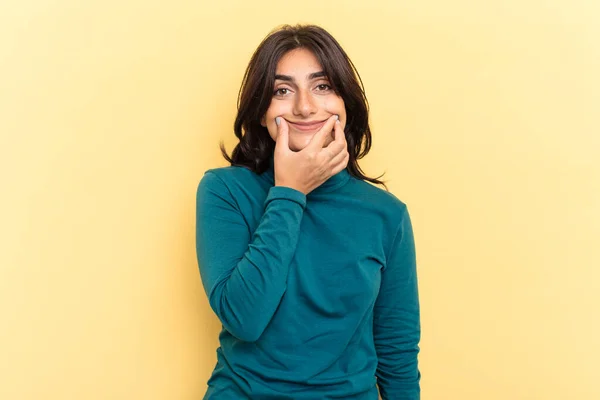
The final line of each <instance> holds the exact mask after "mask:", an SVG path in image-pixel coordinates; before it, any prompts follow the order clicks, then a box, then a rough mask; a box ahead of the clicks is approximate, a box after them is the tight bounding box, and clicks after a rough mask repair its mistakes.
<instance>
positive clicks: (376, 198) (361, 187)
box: [353, 178, 407, 212]
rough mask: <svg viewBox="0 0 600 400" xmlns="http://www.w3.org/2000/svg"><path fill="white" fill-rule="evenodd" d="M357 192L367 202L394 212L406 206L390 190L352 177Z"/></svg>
mask: <svg viewBox="0 0 600 400" xmlns="http://www.w3.org/2000/svg"><path fill="white" fill-rule="evenodd" d="M353 181H354V186H355V189H356V191H357V192H359V193H361V195H362V196H364V198H365V199H367V200H368V201H369V202H371V203H373V204H376V205H377V206H379V207H381V208H382V209H386V210H392V211H394V212H398V211H403V210H405V209H406V208H407V206H406V203H405V202H404V201H403V200H401V199H400V197H398V196H397V195H396V194H394V193H393V192H391V191H387V190H385V189H384V188H383V187H380V186H378V185H375V184H373V183H370V182H368V181H364V180H360V179H356V178H354V179H353Z"/></svg>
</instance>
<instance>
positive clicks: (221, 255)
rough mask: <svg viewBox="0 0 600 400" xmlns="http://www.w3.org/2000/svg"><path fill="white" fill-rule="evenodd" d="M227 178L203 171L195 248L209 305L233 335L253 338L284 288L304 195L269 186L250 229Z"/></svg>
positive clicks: (260, 329)
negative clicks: (259, 214) (227, 184)
mask: <svg viewBox="0 0 600 400" xmlns="http://www.w3.org/2000/svg"><path fill="white" fill-rule="evenodd" d="M236 204H237V203H236V201H235V199H234V198H233V196H232V195H231V192H230V191H229V190H228V188H227V186H226V184H225V182H224V181H223V180H222V179H221V178H220V177H219V176H217V175H216V174H215V173H212V172H210V171H207V172H206V173H205V174H204V176H203V177H202V179H201V181H200V184H199V185H198V191H197V202H196V252H197V258H198V265H199V268H200V275H201V278H202V283H203V286H204V290H205V291H206V294H207V295H208V299H209V303H210V306H211V308H212V309H213V311H214V312H215V314H216V315H217V317H218V318H219V319H220V321H221V323H222V324H223V326H224V327H225V329H227V331H228V332H230V333H231V334H232V335H233V336H235V337H237V338H238V339H240V340H243V341H248V342H253V341H256V340H258V338H259V337H260V336H261V334H262V333H263V331H264V329H265V328H266V326H267V324H268V323H269V322H270V321H271V319H272V317H273V314H274V313H275V310H276V309H277V307H278V305H279V303H280V301H281V298H282V296H283V294H284V293H285V291H286V284H287V277H288V271H289V265H290V263H291V260H292V257H293V255H294V252H295V250H296V245H297V242H298V237H299V232H300V223H301V220H302V216H303V213H304V208H305V207H306V195H305V194H304V193H302V192H299V191H297V190H294V189H292V188H288V187H283V186H272V187H271V188H270V189H269V192H268V194H267V197H266V199H265V202H264V212H263V215H262V217H261V219H260V222H259V224H258V226H257V228H256V229H255V231H254V232H253V233H252V232H250V229H249V227H248V225H247V223H246V222H245V219H244V216H243V215H242V214H241V212H240V210H239V207H237V206H236Z"/></svg>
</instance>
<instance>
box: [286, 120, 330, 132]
mask: <svg viewBox="0 0 600 400" xmlns="http://www.w3.org/2000/svg"><path fill="white" fill-rule="evenodd" d="M325 122H327V120H325V121H321V122H315V123H313V124H309V125H305V124H295V123H293V122H290V121H288V123H289V124H290V126H291V127H292V128H294V130H297V131H300V132H316V131H318V130H319V129H321V127H322V126H323V125H325Z"/></svg>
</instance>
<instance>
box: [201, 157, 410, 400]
mask: <svg viewBox="0 0 600 400" xmlns="http://www.w3.org/2000/svg"><path fill="white" fill-rule="evenodd" d="M196 218H197V219H196V250H197V256H198V264H199V267H200V275H201V278H202V283H203V285H204V289H205V291H206V294H207V296H208V299H209V303H210V306H211V308H212V309H213V310H214V312H215V314H216V315H217V317H218V318H219V320H220V321H221V323H222V325H223V329H222V331H221V334H220V335H219V341H220V346H219V348H218V349H217V364H216V367H215V369H214V371H213V373H212V376H211V377H210V379H209V380H208V391H207V392H206V395H205V397H204V399H205V400H230V399H231V400H234V399H235V400H240V399H259V400H268V399H273V400H275V399H276V400H283V399H289V400H303V399H310V400H326V399H344V400H353V399H355V400H358V399H361V400H363V399H364V400H376V399H377V398H378V389H377V387H378V388H379V392H380V393H381V397H382V399H384V400H415V399H419V398H420V384H419V382H420V377H421V375H420V372H419V369H418V361H417V356H418V353H419V340H420V317H419V299H418V289H417V271H416V262H415V245H414V239H413V231H412V227H411V221H410V217H409V214H408V211H407V208H406V205H405V204H404V203H403V202H401V201H400V200H398V198H396V197H395V196H394V195H393V194H391V193H389V192H386V191H385V190H383V189H380V188H378V187H376V186H373V185H371V184H369V183H367V182H364V181H362V180H359V179H356V178H354V177H352V176H350V174H349V173H348V171H347V170H343V171H341V172H339V173H338V174H336V175H334V176H332V177H331V178H329V179H328V180H327V181H326V182H324V183H323V184H322V185H321V186H319V187H318V188H316V189H315V190H313V191H312V192H310V193H309V194H308V195H304V194H303V193H302V192H300V191H297V190H295V189H292V188H289V187H284V186H274V175H273V158H272V157H271V159H270V166H269V169H268V170H267V171H266V172H264V173H262V174H260V175H259V174H256V173H254V172H252V171H250V170H249V169H246V168H243V167H233V166H231V167H223V168H215V169H210V170H208V171H206V172H205V173H204V176H203V177H202V179H201V181H200V184H199V186H198V191H197V213H196Z"/></svg>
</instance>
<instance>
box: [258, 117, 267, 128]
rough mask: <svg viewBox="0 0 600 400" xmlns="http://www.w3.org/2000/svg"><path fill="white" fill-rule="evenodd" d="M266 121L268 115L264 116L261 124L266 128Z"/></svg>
mask: <svg viewBox="0 0 600 400" xmlns="http://www.w3.org/2000/svg"><path fill="white" fill-rule="evenodd" d="M265 121H266V114H265V115H263V116H262V118H261V119H260V124H261V125H262V126H264V127H265V128H266V127H267V124H266V122H265Z"/></svg>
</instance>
